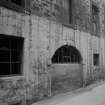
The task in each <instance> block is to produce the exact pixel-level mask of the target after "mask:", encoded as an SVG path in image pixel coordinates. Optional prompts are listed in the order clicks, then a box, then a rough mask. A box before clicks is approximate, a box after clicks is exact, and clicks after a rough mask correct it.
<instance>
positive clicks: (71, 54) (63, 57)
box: [52, 45, 82, 64]
mask: <svg viewBox="0 0 105 105" xmlns="http://www.w3.org/2000/svg"><path fill="white" fill-rule="evenodd" d="M81 62H82V57H81V54H80V52H79V51H78V50H77V49H76V48H75V47H73V46H69V45H64V46H62V47H60V48H59V49H57V50H56V52H55V54H54V55H53V57H52V63H54V64H55V63H79V64H80V63H81Z"/></svg>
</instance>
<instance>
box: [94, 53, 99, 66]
mask: <svg viewBox="0 0 105 105" xmlns="http://www.w3.org/2000/svg"><path fill="white" fill-rule="evenodd" d="M93 65H94V66H98V65H99V54H93Z"/></svg>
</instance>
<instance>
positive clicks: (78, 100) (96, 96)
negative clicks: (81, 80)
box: [32, 81, 105, 105]
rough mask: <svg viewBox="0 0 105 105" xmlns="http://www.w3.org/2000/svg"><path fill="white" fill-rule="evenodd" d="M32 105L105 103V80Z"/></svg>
mask: <svg viewBox="0 0 105 105" xmlns="http://www.w3.org/2000/svg"><path fill="white" fill-rule="evenodd" d="M32 105H105V81H101V82H99V83H95V84H93V85H91V86H88V87H86V88H81V89H78V90H76V91H73V92H68V93H65V94H60V95H57V96H54V97H52V98H49V99H47V100H43V101H40V102H38V103H34V104H32Z"/></svg>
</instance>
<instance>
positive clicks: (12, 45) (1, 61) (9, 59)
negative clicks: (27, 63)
mask: <svg viewBox="0 0 105 105" xmlns="http://www.w3.org/2000/svg"><path fill="white" fill-rule="evenodd" d="M22 46H23V38H20V37H12V36H5V35H1V36H0V75H1V76H3V75H18V74H21V64H22Z"/></svg>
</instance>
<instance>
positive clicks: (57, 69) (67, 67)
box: [51, 45, 83, 94]
mask: <svg viewBox="0 0 105 105" xmlns="http://www.w3.org/2000/svg"><path fill="white" fill-rule="evenodd" d="M52 67H53V69H52V72H51V73H52V74H51V92H52V94H58V93H61V92H66V91H72V90H74V89H77V88H80V87H82V83H83V71H82V57H81V54H80V52H79V51H78V50H77V49H76V48H75V47H73V46H69V45H64V46H62V47H60V48H58V49H57V50H56V52H55V53H54V55H53V57H52Z"/></svg>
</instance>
